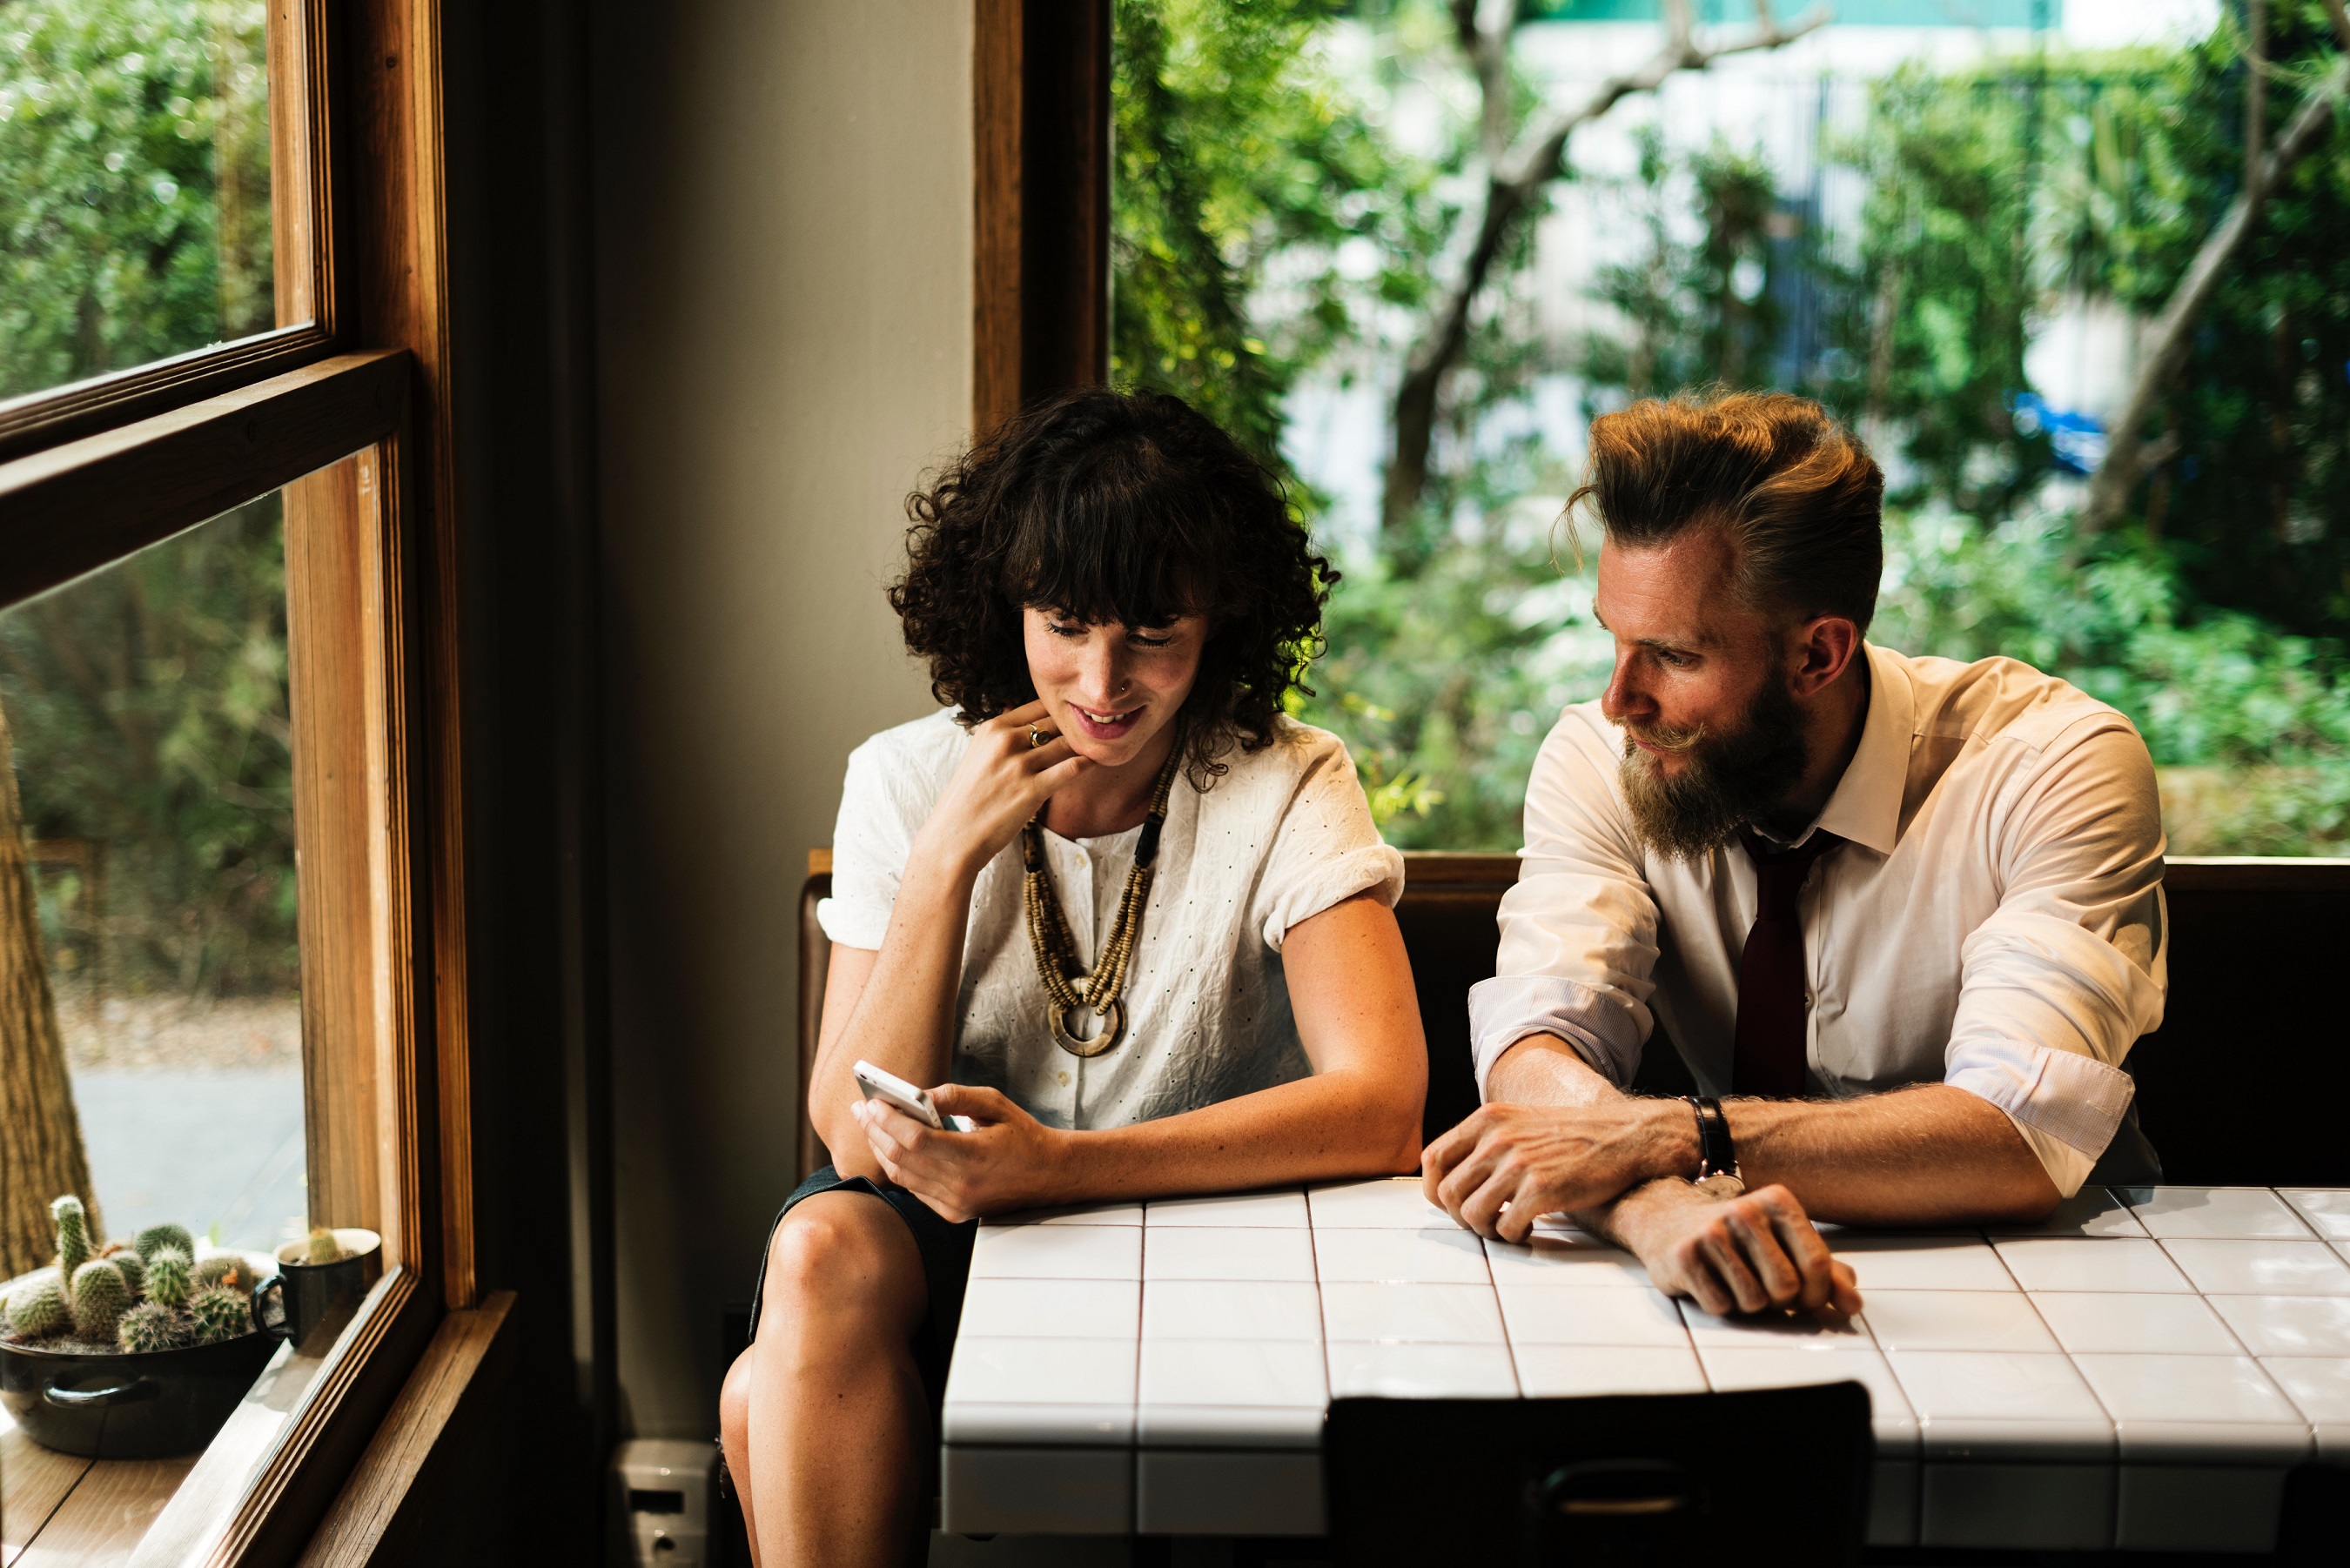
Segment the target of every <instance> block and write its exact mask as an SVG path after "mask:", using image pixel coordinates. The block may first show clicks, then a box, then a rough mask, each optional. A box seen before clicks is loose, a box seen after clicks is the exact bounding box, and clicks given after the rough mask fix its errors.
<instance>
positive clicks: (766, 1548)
mask: <svg viewBox="0 0 2350 1568" xmlns="http://www.w3.org/2000/svg"><path fill="white" fill-rule="evenodd" d="M927 1303H928V1296H927V1294H926V1290H925V1282H924V1280H923V1276H922V1261H921V1255H920V1253H919V1252H918V1251H915V1248H914V1239H913V1237H912V1236H911V1235H910V1233H909V1232H908V1231H907V1230H906V1225H905V1221H903V1220H900V1219H899V1218H898V1216H897V1215H896V1214H895V1213H894V1212H892V1211H891V1210H890V1208H889V1205H888V1204H886V1203H884V1202H882V1201H881V1199H879V1198H876V1197H874V1196H873V1195H872V1194H870V1193H865V1192H825V1193H819V1194H817V1195H816V1197H814V1198H809V1199H803V1200H802V1201H801V1202H800V1204H799V1205H798V1206H797V1207H796V1208H795V1209H794V1210H792V1211H791V1213H790V1214H789V1215H787V1216H785V1220H784V1222H783V1223H782V1224H781V1225H779V1226H777V1227H776V1229H775V1241H773V1243H772V1244H771V1245H770V1246H769V1248H768V1250H767V1277H766V1282H765V1284H764V1287H763V1289H762V1293H761V1298H760V1307H759V1334H758V1338H757V1339H756V1340H754V1342H753V1343H752V1345H751V1348H750V1349H749V1350H748V1351H747V1352H745V1353H744V1355H743V1361H744V1362H747V1363H748V1364H749V1366H748V1374H747V1376H744V1377H743V1384H744V1385H746V1386H745V1387H744V1389H743V1396H744V1397H743V1399H742V1408H743V1426H742V1441H741V1444H740V1449H741V1451H742V1453H743V1458H744V1460H745V1463H744V1464H743V1468H741V1469H733V1465H734V1458H733V1456H734V1454H735V1452H736V1451H737V1446H736V1444H735V1443H734V1442H733V1441H732V1440H730V1441H729V1444H728V1449H727V1453H728V1459H727V1463H728V1466H729V1468H730V1469H733V1474H734V1477H735V1483H736V1486H737V1488H738V1489H739V1490H742V1491H743V1493H744V1502H743V1518H744V1520H745V1521H746V1522H749V1523H751V1524H752V1527H753V1537H752V1539H753V1540H754V1542H755V1544H754V1548H753V1550H754V1552H755V1553H756V1555H757V1560H758V1564H759V1568H804V1565H806V1568H814V1565H817V1564H821V1565H823V1568H834V1565H836V1564H837V1565H839V1568H852V1565H858V1564H866V1565H870V1568H896V1565H898V1564H901V1563H908V1562H915V1563H919V1562H920V1561H921V1556H922V1553H923V1551H924V1550H925V1549H926V1547H927V1545H928V1542H929V1532H928V1530H927V1529H926V1528H925V1527H926V1525H927V1523H928V1521H926V1520H924V1519H922V1518H921V1517H920V1512H921V1506H920V1505H921V1501H922V1499H921V1495H920V1494H921V1490H922V1482H923V1480H924V1478H925V1477H926V1476H927V1475H928V1474H929V1471H928V1469H927V1468H926V1466H925V1464H924V1462H923V1461H924V1457H925V1455H926V1453H927V1452H928V1448H929V1443H928V1438H929V1433H928V1430H927V1428H928V1427H929V1424H930V1409H929V1401H928V1399H927V1398H926V1397H925V1396H924V1395H923V1392H922V1381H921V1376H920V1374H919V1373H918V1372H917V1371H916V1370H915V1366H914V1355H913V1351H912V1348H911V1345H912V1340H913V1336H914V1332H915V1330H917V1329H918V1328H920V1326H921V1323H922V1315H923V1313H924V1311H925V1309H926V1306H927ZM739 1366H741V1364H739V1363H738V1367H739ZM727 1382H728V1385H729V1387H730V1389H731V1388H732V1387H733V1386H734V1384H735V1382H736V1377H735V1375H734V1374H730V1375H729V1376H728V1378H727ZM725 1417H726V1402H725V1401H724V1400H723V1399H722V1402H721V1419H722V1422H723V1421H724V1420H725ZM745 1483H747V1484H745Z"/></svg>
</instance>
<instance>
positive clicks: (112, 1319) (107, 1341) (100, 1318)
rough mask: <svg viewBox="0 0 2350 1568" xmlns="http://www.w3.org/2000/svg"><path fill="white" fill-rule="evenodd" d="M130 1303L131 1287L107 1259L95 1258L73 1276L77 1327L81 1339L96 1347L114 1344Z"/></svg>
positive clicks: (76, 1334) (76, 1331)
mask: <svg viewBox="0 0 2350 1568" xmlns="http://www.w3.org/2000/svg"><path fill="white" fill-rule="evenodd" d="M129 1305H130V1284H129V1283H128V1282H126V1281H125V1280H124V1279H123V1277H122V1271H121V1270H120V1269H118V1268H116V1267H115V1266H114V1264H113V1263H112V1262H109V1260H107V1259H105V1258H92V1259H91V1260H89V1262H86V1263H84V1264H83V1265H82V1266H81V1267H80V1268H78V1269H76V1270H75V1271H74V1275H73V1324H74V1334H75V1336H76V1337H77V1338H79V1339H86V1340H88V1341H90V1342H91V1343H92V1344H96V1345H111V1344H113V1343H114V1330H115V1327H116V1325H117V1324H120V1322H121V1321H122V1313H123V1309H124V1308H126V1307H128V1306H129Z"/></svg>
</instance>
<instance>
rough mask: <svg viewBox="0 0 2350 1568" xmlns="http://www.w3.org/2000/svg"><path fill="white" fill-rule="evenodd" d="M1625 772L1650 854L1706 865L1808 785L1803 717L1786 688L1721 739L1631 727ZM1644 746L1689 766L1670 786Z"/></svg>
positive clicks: (1772, 691)
mask: <svg viewBox="0 0 2350 1568" xmlns="http://www.w3.org/2000/svg"><path fill="white" fill-rule="evenodd" d="M1624 729H1625V735H1624V761H1623V762H1622V763H1620V764H1619V765H1618V769H1617V771H1618V774H1619V776H1620V777H1621V778H1622V779H1623V782H1624V798H1625V799H1626V800H1627V802H1629V803H1630V805H1631V807H1632V826H1634V827H1635V828H1636V829H1638V832H1639V835H1640V836H1641V837H1642V838H1643V839H1646V840H1647V841H1648V846H1649V847H1650V848H1652V849H1654V850H1656V851H1657V853H1659V855H1662V856H1664V857H1666V858H1668V859H1671V860H1699V859H1702V858H1704V857H1706V856H1707V855H1709V854H1711V853H1712V851H1714V850H1715V849H1717V848H1720V847H1721V846H1723V845H1726V844H1728V843H1730V842H1731V840H1732V839H1734V838H1736V837H1737V836H1738V833H1739V830H1740V829H1741V828H1743V827H1746V826H1751V825H1752V824H1753V823H1756V822H1759V821H1762V820H1763V819H1765V818H1767V817H1768V816H1769V815H1770V813H1771V810H1772V808H1773V806H1775V805H1777V804H1778V803H1779V802H1780V801H1782V800H1783V799H1785V798H1786V796H1787V795H1788V794H1790V793H1791V792H1792V791H1793V790H1794V787H1795V785H1796V784H1800V783H1801V782H1803V777H1804V766H1805V764H1806V763H1808V762H1809V761H1810V757H1809V755H1808V754H1807V753H1806V752H1805V750H1804V712H1803V710H1802V709H1801V708H1799V707H1797V706H1796V704H1795V699H1794V695H1793V694H1792V693H1790V692H1789V691H1788V690H1787V688H1786V685H1785V683H1784V682H1783V681H1781V680H1775V679H1773V680H1769V681H1766V682H1765V683H1764V684H1763V690H1762V691H1760V692H1758V693H1756V695H1755V698H1754V701H1752V703H1750V704H1748V705H1747V709H1746V722H1745V723H1744V724H1742V725H1741V726H1740V727H1739V728H1738V729H1737V730H1735V731H1733V732H1731V733H1729V734H1726V735H1721V736H1719V737H1715V736H1709V735H1708V734H1707V733H1706V732H1705V731H1704V729H1703V727H1702V726H1699V727H1695V728H1690V729H1679V728H1675V727H1672V726H1669V725H1634V724H1627V725H1626V726H1625V727H1624ZM1636 733H1637V734H1638V737H1639V739H1640V740H1643V741H1646V742H1648V743H1649V744H1650V745H1652V746H1658V747H1660V748H1662V749H1663V750H1665V751H1667V752H1669V753H1675V754H1677V755H1679V756H1680V757H1681V758H1682V759H1684V764H1685V765H1684V766H1683V767H1682V769H1681V772H1680V775H1679V777H1678V778H1667V777H1665V776H1664V775H1663V774H1662V773H1660V772H1659V768H1658V759H1657V758H1656V757H1654V756H1651V755H1649V754H1648V753H1647V752H1644V751H1642V750H1641V749H1640V748H1639V746H1638V745H1637V744H1636V743H1635V742H1634V740H1633V737H1634V735H1635V734H1636Z"/></svg>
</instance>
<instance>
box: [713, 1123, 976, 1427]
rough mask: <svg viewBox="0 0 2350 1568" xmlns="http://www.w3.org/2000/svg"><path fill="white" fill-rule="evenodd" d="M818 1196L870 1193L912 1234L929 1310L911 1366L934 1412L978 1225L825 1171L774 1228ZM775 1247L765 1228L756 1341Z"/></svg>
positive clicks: (885, 1187) (900, 1191) (754, 1303)
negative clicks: (804, 1201) (798, 1205)
mask: <svg viewBox="0 0 2350 1568" xmlns="http://www.w3.org/2000/svg"><path fill="white" fill-rule="evenodd" d="M819 1192H869V1193H871V1194H872V1195H873V1196H874V1197H876V1198H879V1199H881V1201H882V1202H884V1203H887V1204H888V1205H889V1207H890V1209H891V1210H893V1211H894V1212H895V1213H896V1214H897V1216H898V1218H899V1220H903V1221H905V1225H906V1229H907V1230H908V1231H911V1232H912V1233H913V1238H914V1251H916V1252H917V1253H919V1254H920V1256H921V1260H922V1284H923V1288H924V1290H925V1291H926V1292H927V1293H928V1294H929V1296H930V1310H929V1312H928V1313H927V1314H924V1316H923V1319H922V1324H921V1326H920V1328H918V1329H916V1330H915V1331H914V1347H913V1348H914V1365H915V1366H916V1367H918V1368H919V1369H920V1372H921V1375H922V1386H923V1388H924V1389H926V1390H927V1391H928V1392H929V1394H930V1397H931V1408H932V1409H933V1410H935V1409H937V1408H938V1407H939V1405H940V1403H941V1400H943V1399H944V1398H945V1397H946V1386H947V1363H948V1362H949V1361H950V1360H951V1359H952V1357H953V1355H954V1341H955V1325H956V1324H959V1323H961V1322H962V1293H963V1286H964V1285H965V1284H967V1283H968V1282H970V1280H971V1244H972V1239H973V1238H975V1237H976V1236H977V1235H978V1234H979V1221H978V1220H964V1221H962V1223H961V1224H957V1223H955V1222H953V1221H952V1220H941V1219H940V1218H939V1216H938V1213H937V1212H936V1211H935V1210H932V1209H931V1206H930V1205H929V1204H927V1203H925V1202H923V1201H922V1200H921V1199H919V1198H917V1197H915V1196H914V1195H913V1194H912V1193H910V1192H909V1191H907V1190H906V1189H904V1188H902V1187H893V1186H891V1185H890V1184H889V1182H886V1181H874V1180H870V1179H868V1178H865V1177H862V1176H843V1175H841V1174H840V1172H838V1171H837V1170H835V1169H834V1168H832V1167H830V1166H828V1165H826V1166H819V1167H818V1168H816V1170H815V1171H814V1172H813V1173H811V1174H810V1175H809V1177H808V1179H806V1181H803V1182H801V1183H800V1184H799V1186H798V1187H796V1188H795V1189H793V1191H792V1195H791V1196H790V1197H789V1198H786V1199H784V1207H783V1210H782V1211H781V1212H780V1213H778V1214H777V1215H776V1216H775V1225H781V1224H782V1223H783V1222H784V1215H785V1214H789V1213H790V1212H791V1211H792V1207H793V1205H795V1204H796V1203H798V1202H800V1201H801V1200H802V1199H809V1198H813V1197H815V1196H816V1194H817V1193H819ZM774 1246H775V1226H774V1225H771V1226H769V1227H768V1228H767V1246H766V1247H764V1248H762V1249H761V1250H760V1252H759V1282H758V1283H757V1284H756V1285H754V1286H753V1287H752V1290H751V1337H752V1338H754V1339H756V1338H757V1337H758V1335H759V1312H760V1308H761V1305H762V1303H763V1301H764V1297H765V1295H766V1289H767V1252H768V1251H770V1250H772V1249H773V1248H774Z"/></svg>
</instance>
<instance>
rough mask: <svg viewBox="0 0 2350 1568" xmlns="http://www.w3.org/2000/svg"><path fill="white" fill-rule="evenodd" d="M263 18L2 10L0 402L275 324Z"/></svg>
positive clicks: (144, 4)
mask: <svg viewBox="0 0 2350 1568" xmlns="http://www.w3.org/2000/svg"><path fill="white" fill-rule="evenodd" d="M267 16H268V7H267V6H266V5H264V4H262V3H261V0H15V3H14V4H10V5H0V398H7V397H14V396H16V395H19V394H23V393H27V392H36V391H41V390H45V389H48V388H52V387H58V386H62V385H65V384H66V383H68V382H71V381H78V380H81V379H85V378H88V377H91V376H98V375H103V374H105V373H106V372H108V371H110V370H122V369H130V368H133V367H135V366H139V365H142V364H146V363H148V362H150V361H152V360H156V359H161V358H168V357H169V356H171V355H174V354H180V353H183V352H186V351H187V350H189V349H192V348H203V347H204V346H206V345H207V344H212V343H221V342H227V341H230V340H232V339H234V338H238V337H246V336H249V335H250V334H253V333H255V332H262V331H266V330H267V329H269V328H270V327H275V326H276V325H277V313H276V297H275V290H274V286H273V282H272V267H271V228H270V195H269V71H268V60H267Z"/></svg>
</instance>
